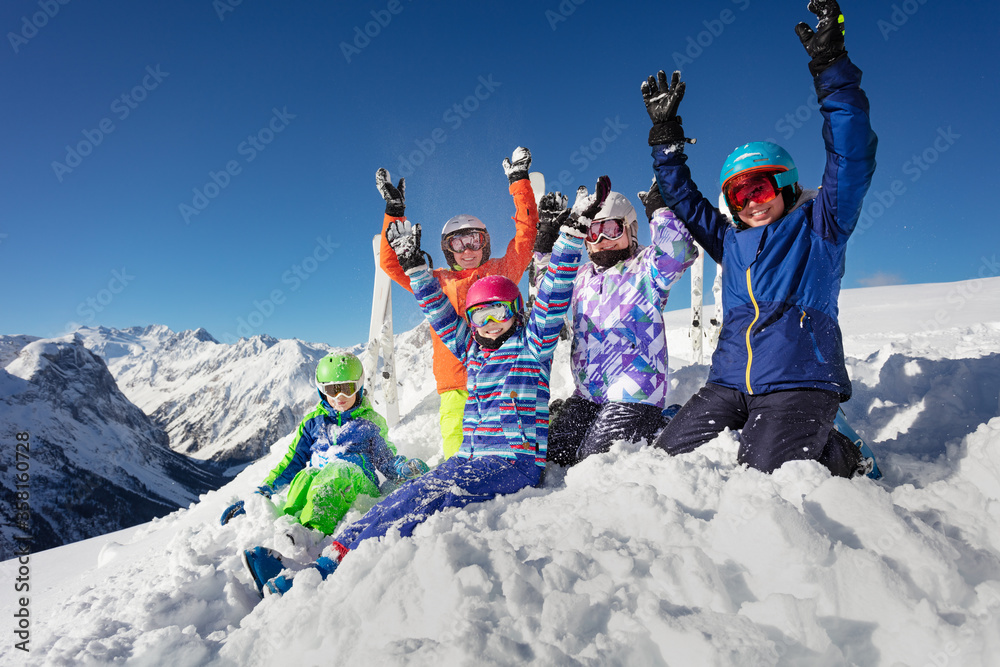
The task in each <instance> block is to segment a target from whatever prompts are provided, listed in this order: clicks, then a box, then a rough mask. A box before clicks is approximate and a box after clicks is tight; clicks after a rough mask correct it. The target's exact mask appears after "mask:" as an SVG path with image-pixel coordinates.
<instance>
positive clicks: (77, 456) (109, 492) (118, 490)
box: [0, 335, 224, 558]
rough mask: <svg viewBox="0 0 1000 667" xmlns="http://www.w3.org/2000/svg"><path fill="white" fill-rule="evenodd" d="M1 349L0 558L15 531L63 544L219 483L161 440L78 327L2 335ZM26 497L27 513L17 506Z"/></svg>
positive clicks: (43, 545)
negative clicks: (42, 335)
mask: <svg viewBox="0 0 1000 667" xmlns="http://www.w3.org/2000/svg"><path fill="white" fill-rule="evenodd" d="M0 350H3V355H4V359H5V360H7V361H8V364H7V365H6V368H5V369H0V432H2V433H4V434H5V436H4V437H5V439H6V440H7V444H8V446H5V451H7V452H8V454H7V455H6V456H5V457H4V460H3V461H2V462H0V469H2V474H3V476H4V479H5V484H4V486H3V503H2V504H0V516H2V517H3V526H2V528H0V554H3V557H4V558H9V557H10V556H11V555H12V554H14V553H15V545H16V542H15V536H17V535H19V536H21V537H30V538H31V540H32V542H31V546H32V548H33V549H36V550H41V549H47V548H51V547H55V546H59V545H61V544H66V543H69V542H74V541H77V540H82V539H85V538H88V537H92V536H94V535H100V534H103V533H107V532H110V531H114V530H119V529H121V528H125V527H128V526H133V525H135V524H138V523H145V522H148V521H150V520H151V519H153V518H154V517H157V516H163V515H165V514H168V513H169V512H171V511H173V510H175V509H177V508H178V507H183V506H186V505H188V504H189V503H191V502H192V501H194V500H195V499H197V497H198V494H200V493H202V492H204V491H206V490H208V489H213V488H217V487H218V486H219V485H220V484H221V483H223V481H224V480H223V478H222V477H221V476H220V475H218V474H216V473H215V472H213V471H212V470H211V469H210V468H209V467H208V466H204V465H197V462H192V461H191V460H189V459H187V458H186V457H183V456H180V455H178V454H176V453H174V452H172V451H171V450H170V449H169V448H168V447H167V437H166V435H165V434H164V433H163V431H162V430H161V429H160V428H159V427H157V426H156V425H155V424H154V423H153V422H151V421H150V420H149V418H148V417H147V416H146V415H145V414H143V412H142V411H141V410H139V408H137V407H136V406H135V405H133V404H132V403H130V402H129V401H128V399H127V398H125V396H123V395H122V393H121V392H120V391H119V390H118V387H117V385H116V384H115V381H114V378H113V377H112V376H111V373H110V372H108V369H107V367H106V366H105V365H104V362H103V361H101V359H100V358H99V357H97V356H96V355H94V354H93V353H91V352H90V351H89V350H87V348H86V347H84V345H83V342H82V340H81V339H80V338H79V337H78V336H74V335H69V336H65V337H63V338H57V339H50V340H37V339H33V338H32V337H26V336H19V337H15V336H4V337H2V339H0ZM16 434H21V436H20V437H18V436H17V435H16ZM15 442H17V443H20V445H18V446H17V449H16V451H15ZM25 443H27V444H25ZM18 474H20V475H22V476H20V477H18V478H15V475H18ZM15 482H17V484H15ZM18 501H23V503H22V506H21V507H18ZM24 505H26V506H27V507H30V512H29V514H30V520H25V517H24V516H23V515H19V514H18V512H19V511H23V507H24Z"/></svg>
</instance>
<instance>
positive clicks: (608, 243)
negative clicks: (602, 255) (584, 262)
mask: <svg viewBox="0 0 1000 667" xmlns="http://www.w3.org/2000/svg"><path fill="white" fill-rule="evenodd" d="M630 243H632V240H631V239H630V238H629V236H628V234H627V233H625V234H622V235H621V236H619V237H618V238H616V239H606V238H603V237H602V238H601V240H600V241H598V242H597V243H590V242H589V241H588V242H587V252H589V253H595V252H603V251H604V250H624V249H625V248H627V247H628V246H629V244H630Z"/></svg>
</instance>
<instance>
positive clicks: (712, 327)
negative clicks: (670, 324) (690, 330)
mask: <svg viewBox="0 0 1000 667" xmlns="http://www.w3.org/2000/svg"><path fill="white" fill-rule="evenodd" d="M712 298H713V299H714V300H715V306H714V307H713V310H712V319H710V320H709V321H708V331H707V333H708V347H709V349H711V350H712V351H715V346H716V345H718V344H719V334H720V333H721V332H722V266H721V265H719V264H716V265H715V281H714V282H713V283H712Z"/></svg>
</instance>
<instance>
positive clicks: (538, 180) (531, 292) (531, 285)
mask: <svg viewBox="0 0 1000 667" xmlns="http://www.w3.org/2000/svg"><path fill="white" fill-rule="evenodd" d="M528 179H529V180H530V181H531V190H532V192H534V193H535V208H538V207H539V206H540V205H541V203H542V197H544V196H545V175H544V174H542V172H540V171H533V172H531V173H530V174H528ZM538 273H539V267H537V266H535V259H534V255H532V259H531V263H530V264H528V302H527V305H528V307H529V308H530V307H531V304H533V303H534V302H535V296H536V295H537V294H538V285H536V284H535V276H536V275H537V274H538Z"/></svg>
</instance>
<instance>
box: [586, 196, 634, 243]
mask: <svg viewBox="0 0 1000 667" xmlns="http://www.w3.org/2000/svg"><path fill="white" fill-rule="evenodd" d="M609 218H617V219H619V220H624V221H625V229H627V230H628V233H629V238H630V239H631V240H632V251H633V252H635V250H636V249H637V248H638V247H639V219H638V218H637V217H636V215H635V207H634V206H632V202H630V201H629V200H628V197H626V196H625V195H623V194H621V193H620V192H609V193H608V198H607V199H605V200H604V205H603V206H601V210H600V211H598V212H597V215H595V216H594V220H595V221H596V220H607V219H609Z"/></svg>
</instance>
